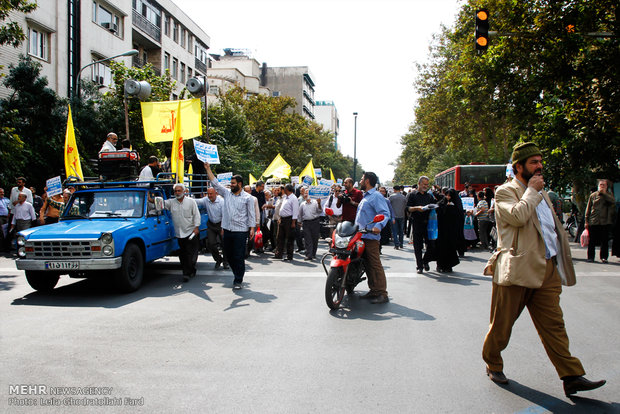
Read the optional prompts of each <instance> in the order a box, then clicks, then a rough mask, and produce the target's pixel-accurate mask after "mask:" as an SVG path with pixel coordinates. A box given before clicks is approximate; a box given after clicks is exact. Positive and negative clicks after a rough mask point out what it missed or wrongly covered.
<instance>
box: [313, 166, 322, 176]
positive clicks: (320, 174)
mask: <svg viewBox="0 0 620 414" xmlns="http://www.w3.org/2000/svg"><path fill="white" fill-rule="evenodd" d="M314 175H316V178H321V177H323V174H322V173H321V169H320V168H315V169H314Z"/></svg>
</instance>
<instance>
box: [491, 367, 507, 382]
mask: <svg viewBox="0 0 620 414" xmlns="http://www.w3.org/2000/svg"><path fill="white" fill-rule="evenodd" d="M487 375H488V376H489V378H491V381H493V382H495V383H497V384H508V378H506V376H505V375H504V373H503V372H502V371H491V370H490V369H489V367H487Z"/></svg>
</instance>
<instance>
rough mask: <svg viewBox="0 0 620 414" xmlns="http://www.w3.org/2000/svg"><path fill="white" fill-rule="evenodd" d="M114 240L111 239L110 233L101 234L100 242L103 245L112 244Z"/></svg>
mask: <svg viewBox="0 0 620 414" xmlns="http://www.w3.org/2000/svg"><path fill="white" fill-rule="evenodd" d="M113 240H114V239H113V238H112V235H111V234H110V233H103V234H102V235H101V242H102V243H103V244H110V243H112V241H113Z"/></svg>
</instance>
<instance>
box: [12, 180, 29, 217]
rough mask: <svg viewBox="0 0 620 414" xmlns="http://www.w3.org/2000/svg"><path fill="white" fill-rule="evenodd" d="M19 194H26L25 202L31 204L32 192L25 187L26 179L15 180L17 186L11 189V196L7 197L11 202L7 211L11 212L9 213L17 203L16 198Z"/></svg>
mask: <svg viewBox="0 0 620 414" xmlns="http://www.w3.org/2000/svg"><path fill="white" fill-rule="evenodd" d="M20 193H24V194H26V201H27V202H29V203H30V204H32V191H30V190H29V189H28V187H26V179H25V178H24V177H19V178H17V185H16V186H15V187H13V188H11V195H10V196H9V197H10V201H11V203H10V204H9V210H11V212H12V211H13V207H15V205H17V203H18V201H17V198H18V196H19V194H20Z"/></svg>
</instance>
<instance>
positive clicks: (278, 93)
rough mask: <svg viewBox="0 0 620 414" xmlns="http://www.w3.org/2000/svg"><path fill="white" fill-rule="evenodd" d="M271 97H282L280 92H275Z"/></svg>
mask: <svg viewBox="0 0 620 414" xmlns="http://www.w3.org/2000/svg"><path fill="white" fill-rule="evenodd" d="M271 96H273V97H278V96H280V91H273V92H272V93H271Z"/></svg>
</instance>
